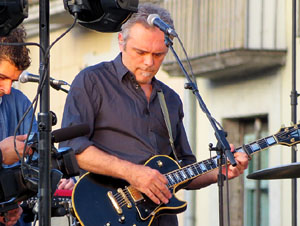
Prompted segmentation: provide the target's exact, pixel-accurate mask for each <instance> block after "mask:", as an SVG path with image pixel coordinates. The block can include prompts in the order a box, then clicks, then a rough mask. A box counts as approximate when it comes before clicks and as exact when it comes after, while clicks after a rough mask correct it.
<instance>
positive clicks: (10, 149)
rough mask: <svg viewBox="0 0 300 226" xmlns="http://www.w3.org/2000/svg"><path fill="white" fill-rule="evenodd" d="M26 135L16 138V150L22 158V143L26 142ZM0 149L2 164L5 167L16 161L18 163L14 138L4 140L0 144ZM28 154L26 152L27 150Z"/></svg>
mask: <svg viewBox="0 0 300 226" xmlns="http://www.w3.org/2000/svg"><path fill="white" fill-rule="evenodd" d="M26 138H27V135H19V136H16V145H17V150H18V152H19V154H20V156H23V150H24V145H25V144H24V141H25V140H26ZM0 149H1V151H2V163H4V164H6V165H10V164H13V163H15V162H17V161H19V158H18V156H17V154H16V152H15V150H14V137H13V136H10V137H7V138H5V139H4V140H2V141H1V142H0ZM27 152H28V150H27Z"/></svg>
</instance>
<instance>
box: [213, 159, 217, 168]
mask: <svg viewBox="0 0 300 226" xmlns="http://www.w3.org/2000/svg"><path fill="white" fill-rule="evenodd" d="M213 161H214V163H215V166H216V168H217V167H218V158H217V157H214V158H213Z"/></svg>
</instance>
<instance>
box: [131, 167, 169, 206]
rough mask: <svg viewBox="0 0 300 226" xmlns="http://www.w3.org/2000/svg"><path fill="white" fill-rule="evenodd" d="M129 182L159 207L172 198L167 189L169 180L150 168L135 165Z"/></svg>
mask: <svg viewBox="0 0 300 226" xmlns="http://www.w3.org/2000/svg"><path fill="white" fill-rule="evenodd" d="M127 181H128V182H129V183H130V184H131V185H132V186H133V187H135V188H136V189H137V190H139V191H141V192H142V193H144V194H146V195H147V196H148V197H149V198H150V199H151V200H152V201H153V202H154V203H156V204H158V205H159V204H160V203H161V202H163V203H165V204H166V203H168V202H169V199H170V198H171V197H172V194H171V192H170V190H169V189H168V187H167V184H168V181H167V178H166V177H165V176H164V175H162V174H161V173H160V172H159V171H158V170H155V169H152V168H150V167H148V166H143V165H134V166H133V167H132V168H131V170H130V174H128V179H127Z"/></svg>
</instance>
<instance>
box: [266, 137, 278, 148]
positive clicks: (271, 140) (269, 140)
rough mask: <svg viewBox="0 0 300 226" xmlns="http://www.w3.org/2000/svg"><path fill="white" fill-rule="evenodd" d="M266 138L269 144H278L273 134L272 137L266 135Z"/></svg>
mask: <svg viewBox="0 0 300 226" xmlns="http://www.w3.org/2000/svg"><path fill="white" fill-rule="evenodd" d="M265 140H266V141H267V143H268V145H269V146H271V145H273V144H276V143H277V142H276V140H275V138H274V137H273V136H270V137H266V138H265Z"/></svg>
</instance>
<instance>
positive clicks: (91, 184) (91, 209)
mask: <svg viewBox="0 0 300 226" xmlns="http://www.w3.org/2000/svg"><path fill="white" fill-rule="evenodd" d="M145 165H146V166H149V167H151V168H153V169H157V170H158V171H160V173H162V174H165V173H168V172H171V171H173V170H177V169H179V168H180V167H179V165H178V164H177V163H176V162H175V161H174V160H173V159H171V158H169V157H168V156H154V157H152V158H151V159H149V160H148V161H147V162H146V164H145ZM126 186H129V184H128V183H127V182H126V181H124V180H121V179H116V178H113V177H108V176H103V175H98V174H93V173H87V174H85V175H84V176H83V177H81V178H80V179H79V181H78V182H77V183H76V185H75V188H74V190H73V194H72V203H73V209H74V212H75V215H76V217H77V219H78V220H79V222H80V223H81V225H84V226H99V225H101V226H102V225H107V226H115V225H120V226H121V225H125V226H129V225H130V226H133V225H140V226H150V225H151V222H152V221H153V219H154V217H155V216H158V215H161V214H177V213H180V212H183V211H184V210H185V209H186V206H187V204H186V202H184V201H180V200H178V199H177V198H176V197H175V195H174V193H175V192H176V191H177V189H176V188H179V187H178V186H176V187H173V188H172V190H171V192H172V193H173V196H172V198H171V199H170V201H169V203H168V204H161V205H157V204H155V203H153V202H152V201H151V200H150V199H149V198H147V197H146V195H143V194H141V193H140V195H142V199H139V200H136V199H135V198H134V197H135V195H134V194H131V192H128V190H125V189H124V188H126ZM120 188H122V189H124V190H125V193H126V196H127V198H128V201H130V203H131V204H132V207H131V208H128V206H127V205H125V204H124V205H123V206H122V204H123V203H124V202H125V200H123V199H122V196H121V195H120V194H119V190H118V189H120ZM108 193H111V194H113V195H115V196H113V197H115V198H116V199H115V200H116V201H117V202H118V204H119V205H117V206H118V207H120V209H121V211H122V213H120V212H118V209H117V208H116V207H115V206H114V204H113V202H112V198H110V196H109V195H108ZM120 198H121V199H122V200H121V201H120Z"/></svg>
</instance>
